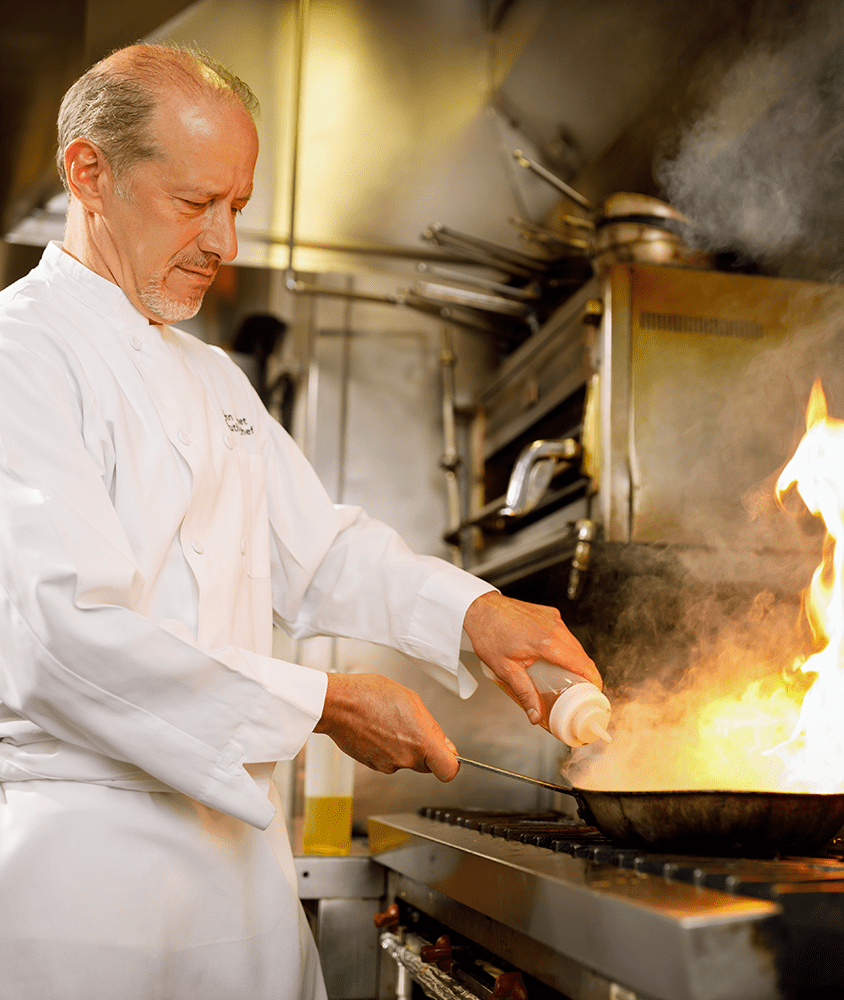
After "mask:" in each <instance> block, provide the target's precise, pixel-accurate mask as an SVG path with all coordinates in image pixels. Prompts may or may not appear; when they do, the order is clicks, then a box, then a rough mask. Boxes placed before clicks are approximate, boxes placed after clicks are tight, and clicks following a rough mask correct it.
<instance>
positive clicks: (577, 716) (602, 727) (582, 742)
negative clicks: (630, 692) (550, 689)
mask: <svg viewBox="0 0 844 1000" xmlns="http://www.w3.org/2000/svg"><path fill="white" fill-rule="evenodd" d="M609 721H610V703H609V699H608V698H607V696H606V695H605V694H604V693H603V692H602V691H599V690H598V689H597V688H596V687H595V685H594V684H589V683H588V682H587V683H585V684H573V685H572V686H571V687H570V688H569V689H568V691H564V692H563V693H562V694H561V695H560V697H559V698H558V699H557V700H556V701H555V702H554V704H553V706H552V708H551V711H550V713H549V716H548V728H549V729H550V730H551V732H552V733H553V734H554V736H556V737H557V739H558V740H562V742H563V743H567V744H568V745H569V746H570V747H584V746H586V744H587V743H594V742H595V740H597V739H604V740H606V741H607V742H610V740H611V739H612V737H611V736H610V734H609V733H608V732H607V726H608V725H609Z"/></svg>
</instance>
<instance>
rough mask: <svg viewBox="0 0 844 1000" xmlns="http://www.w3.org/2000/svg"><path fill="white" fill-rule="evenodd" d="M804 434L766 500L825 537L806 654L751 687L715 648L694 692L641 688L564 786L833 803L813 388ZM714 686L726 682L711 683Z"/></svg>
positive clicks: (836, 526)
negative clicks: (756, 793)
mask: <svg viewBox="0 0 844 1000" xmlns="http://www.w3.org/2000/svg"><path fill="white" fill-rule="evenodd" d="M806 427H807V431H806V434H805V435H804V437H803V439H802V440H801V442H800V444H799V445H798V447H797V449H796V451H795V453H794V455H793V456H792V458H791V459H790V461H789V462H788V463H787V465H786V466H785V468H784V469H783V470H782V472H781V474H780V476H779V478H778V480H777V485H776V495H777V499H778V501H779V502H780V503H782V500H783V496H784V494H785V493H787V492H789V491H790V490H791V489H792V488H796V490H797V492H798V494H799V496H800V497H801V498H802V500H803V503H804V504H805V505H806V507H807V508H808V510H809V511H810V512H811V513H812V514H813V515H816V516H818V517H821V518H822V519H823V522H824V525H825V527H826V532H827V535H826V539H825V542H824V548H823V555H822V558H821V562H820V565H819V566H818V567H817V569H816V570H815V572H814V575H813V576H812V580H811V583H810V585H809V587H808V588H807V590H806V592H805V593H804V595H803V612H804V614H805V617H806V619H807V621H808V623H809V626H810V629H811V635H812V650H813V652H812V654H811V655H806V654H805V653H803V654H801V655H800V656H799V657H798V658H797V660H796V662H794V663H792V664H788V663H787V658H788V655H789V654H786V656H784V657H783V658H782V662H781V663H780V664H779V665H774V664H771V665H770V669H769V670H768V672H767V673H766V674H765V676H763V678H762V679H760V678H759V668H763V670H764V665H763V664H762V663H761V662H757V663H755V664H754V663H751V662H749V661H748V658H747V653H746V652H743V651H742V649H741V647H740V646H736V647H735V648H733V647H732V646H731V644H730V642H729V641H728V640H727V639H726V637H722V641H721V642H720V644H719V645H718V648H717V649H716V651H715V653H714V657H712V656H706V655H704V657H703V660H702V661H701V662H700V663H699V664H698V666H699V667H701V668H702V669H699V670H697V672H696V675H695V682H694V683H693V684H689V685H687V686H686V687H685V689H683V690H674V689H671V690H666V689H665V688H663V687H662V685H661V682H660V681H659V679H658V678H648V679H646V680H645V681H644V682H643V683H642V684H641V685H640V687H639V688H637V689H636V691H635V692H632V695H631V696H630V697H629V700H627V701H626V702H622V703H620V704H618V705H617V706H616V705H614V706H613V723H612V724H611V730H612V733H613V743H612V744H611V745H609V746H606V747H601V748H600V749H598V750H596V749H595V748H594V746H593V747H588V748H585V749H584V750H583V751H576V752H575V753H574V754H573V756H572V758H571V760H570V761H569V763H568V764H567V765H566V768H565V770H566V773H567V774H568V776H569V777H570V778H571V780H572V781H573V782H574V783H575V784H580V785H582V786H584V787H593V788H604V789H607V790H612V789H615V790H619V791H624V790H635V789H659V788H663V789H681V788H721V789H734V790H754V789H756V790H770V791H795V792H825V793H831V792H838V791H844V726H842V724H841V716H842V714H844V421H842V420H835V419H832V418H830V417H829V415H828V412H827V403H826V398H825V396H824V393H823V389H822V387H821V384H820V382H816V383H815V385H814V387H813V388H812V392H811V395H810V398H809V403H808V407H807V412H806ZM839 541H840V542H841V544H840V545H839V544H838V542H839ZM791 655H793V654H791ZM783 667H784V668H783ZM754 669H755V671H756V674H755V679H750V677H751V676H752V675H753V672H754ZM714 675H717V676H718V677H719V678H721V679H722V680H723V678H725V677H726V678H727V680H726V682H722V680H719V681H718V682H717V683H715V682H714V681H713V676H714ZM657 748H658V752H656V753H655V752H653V751H654V750H655V749H657Z"/></svg>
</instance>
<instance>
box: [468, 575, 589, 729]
mask: <svg viewBox="0 0 844 1000" xmlns="http://www.w3.org/2000/svg"><path fill="white" fill-rule="evenodd" d="M463 628H464V629H465V630H466V634H467V635H468V636H469V638H470V639H471V640H472V647H473V648H474V650H475V652H476V653H477V655H478V657H479V658H480V659H481V660H482V661H483V662H484V663H485V664H486V665H487V666H488V667H489V668H490V670H492V672H493V673H494V674H495V676H496V677H497V678H498V679H499V680H500V681H501V682H502V683H503V684H504V685H505V686H506V687H507V688H509V689H510V691H512V692H513V694H514V695H515V697H516V700H517V701H518V702H519V704H520V705H521V706H522V708H523V709H524V710H525V712H526V713H527V716H528V718H529V719H530V721H531V722H533V723H536V722H538V721H539V718H540V712H541V705H540V701H539V695H538V694H537V693H536V688H535V687H534V686H533V684H532V682H531V680H530V677H528V675H527V674H526V673H525V669H526V668H527V667H529V666H530V665H531V664H532V663H534V662H535V661H536V660H547V661H548V662H549V663H556V664H557V665H558V666H561V667H565V668H566V670H570V671H571V672H572V673H575V674H579V675H580V676H581V677H585V678H586V679H587V680H589V681H591V682H592V683H593V684H595V685H596V686H597V687H598V688H599V689H600V688H602V687H603V682H602V680H601V675H600V674H599V673H598V669H597V667H596V666H595V664H594V663H593V662H592V660H591V659H590V658H589V657H588V656H587V655H586V652H585V651H584V649H583V647H582V646H581V645H580V643H579V642H578V641H577V639H575V637H574V636H573V635H572V634H571V632H569V630H568V629H567V628H566V626H565V624H564V623H563V620H562V618H561V617H560V612H559V611H558V610H557V609H556V608H551V607H546V606H545V605H542V604H528V603H527V602H525V601H517V600H515V599H513V598H511V597H505V596H504V595H503V594H499V593H498V592H497V591H490V592H489V593H486V594H482V595H481V596H480V597H478V598H477V599H476V600H475V601H473V602H472V604H471V605H470V606H469V609H468V611H467V612H466V616H465V618H464V619H463Z"/></svg>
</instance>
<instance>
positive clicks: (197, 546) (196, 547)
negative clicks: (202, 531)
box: [190, 538, 205, 556]
mask: <svg viewBox="0 0 844 1000" xmlns="http://www.w3.org/2000/svg"><path fill="white" fill-rule="evenodd" d="M190 547H191V548H192V549H193V551H194V552H195V553H196V554H197V555H198V556H201V555H202V553H203V552H204V551H205V548H204V547H203V545H202V542H200V541H198V540H197V539H196V538H194V540H193V541H192V542H191V543H190Z"/></svg>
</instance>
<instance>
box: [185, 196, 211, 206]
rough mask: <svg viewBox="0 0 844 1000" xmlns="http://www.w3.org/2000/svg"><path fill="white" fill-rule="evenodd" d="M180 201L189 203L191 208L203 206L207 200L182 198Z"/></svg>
mask: <svg viewBox="0 0 844 1000" xmlns="http://www.w3.org/2000/svg"><path fill="white" fill-rule="evenodd" d="M182 201H183V202H184V203H185V204H186V205H189V206H190V207H191V208H205V206H206V205H207V202H204V201H188V200H187V198H183V199H182Z"/></svg>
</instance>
